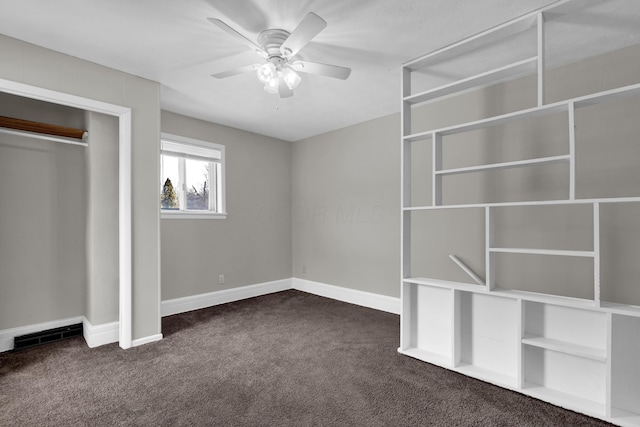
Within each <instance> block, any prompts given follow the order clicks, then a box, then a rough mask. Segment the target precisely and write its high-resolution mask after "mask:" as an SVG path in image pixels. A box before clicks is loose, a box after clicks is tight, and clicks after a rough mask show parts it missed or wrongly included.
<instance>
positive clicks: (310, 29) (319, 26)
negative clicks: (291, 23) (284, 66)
mask: <svg viewBox="0 0 640 427" xmlns="http://www.w3.org/2000/svg"><path fill="white" fill-rule="evenodd" d="M326 26H327V22H326V21H325V20H324V19H322V18H320V17H319V16H318V15H316V14H315V13H313V12H309V13H308V14H307V16H305V17H304V19H303V20H302V22H300V24H299V25H298V26H297V27H296V29H295V30H293V32H292V33H291V34H290V35H289V37H288V38H287V40H285V41H284V43H282V46H280V52H281V53H282V55H284V56H285V58H292V57H294V56H295V55H296V54H297V53H298V52H299V51H300V49H302V48H303V47H305V46H306V45H307V43H309V42H310V41H311V39H312V38H314V37H315V36H316V35H317V34H318V33H319V32H320V31H322V30H323V29H324V27H326Z"/></svg>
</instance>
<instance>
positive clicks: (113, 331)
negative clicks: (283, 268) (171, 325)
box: [0, 277, 400, 352]
mask: <svg viewBox="0 0 640 427" xmlns="http://www.w3.org/2000/svg"><path fill="white" fill-rule="evenodd" d="M288 289H296V290H299V291H303V292H308V293H311V294H314V295H319V296H322V297H326V298H331V299H335V300H338V301H343V302H348V303H350V304H356V305H360V306H363V307H368V308H373V309H376V310H381V311H386V312H388V313H394V314H400V298H393V297H389V296H386V295H379V294H374V293H371V292H364V291H358V290H355V289H349V288H343V287H340V286H334V285H328V284H326V283H320V282H314V281H311V280H305V279H299V278H297V277H294V278H290V279H283V280H276V281H273V282H265V283H259V284H256V285H249V286H243V287H241V288H234V289H224V290H221V291H216V292H209V293H206V294H199V295H191V296H188V297H183V298H176V299H171V300H166V301H162V306H161V314H162V316H163V317H164V316H170V315H172V314H178V313H184V312H187V311H192V310H199V309H201V308H207V307H212V306H214V305H219V304H225V303H229V302H234V301H240V300H243V299H247V298H253V297H258V296H261V295H267V294H271V293H274V292H280V291H286V290H288ZM76 323H82V326H83V334H84V339H85V341H86V342H87V345H88V346H89V347H91V348H94V347H98V346H101V345H105V344H111V343H114V342H118V341H119V340H120V336H119V332H120V331H119V322H110V323H104V324H101V325H92V324H91V322H89V320H87V318H86V317H84V316H81V317H74V318H70V319H63V320H57V321H52V322H44V323H38V324H34V325H28V326H21V327H18V328H12V329H5V330H0V352H2V351H8V350H12V349H13V339H14V338H15V337H17V336H21V335H25V334H30V333H33V332H40V331H44V330H47V329H53V328H59V327H62V326H69V325H73V324H76ZM161 339H162V334H156V335H151V336H148V337H144V338H138V339H135V340H133V341H132V343H131V344H132V347H136V346H139V345H143V344H148V343H152V342H155V341H159V340H161Z"/></svg>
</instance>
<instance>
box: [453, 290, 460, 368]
mask: <svg viewBox="0 0 640 427" xmlns="http://www.w3.org/2000/svg"><path fill="white" fill-rule="evenodd" d="M451 291H452V292H453V310H452V313H453V316H452V322H453V325H452V331H453V337H452V340H451V347H452V348H451V366H453V367H454V368H455V367H456V366H458V365H459V364H460V360H461V359H462V349H461V347H462V328H461V322H462V320H461V319H462V308H461V300H462V293H461V291H458V290H456V289H452V290H451Z"/></svg>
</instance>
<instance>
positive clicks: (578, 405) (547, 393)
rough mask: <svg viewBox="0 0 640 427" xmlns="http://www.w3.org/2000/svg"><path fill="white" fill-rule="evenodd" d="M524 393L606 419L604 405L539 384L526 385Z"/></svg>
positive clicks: (523, 389)
mask: <svg viewBox="0 0 640 427" xmlns="http://www.w3.org/2000/svg"><path fill="white" fill-rule="evenodd" d="M521 391H522V392H523V393H525V394H527V395H529V396H531V397H535V398H537V399H540V400H544V401H545V402H549V403H552V404H554V405H558V406H562V407H564V408H568V409H571V410H573V411H578V412H583V413H585V414H588V415H594V416H596V417H600V418H602V417H606V413H607V411H606V406H605V405H604V404H603V403H599V402H594V401H592V400H588V399H583V398H581V397H577V396H573V395H571V394H567V393H563V392H561V391H557V390H554V389H551V388H548V387H545V386H542V385H539V384H533V383H529V382H527V383H525V384H524V387H523V388H522V390H521Z"/></svg>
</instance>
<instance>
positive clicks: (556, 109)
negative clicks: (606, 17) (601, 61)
mask: <svg viewBox="0 0 640 427" xmlns="http://www.w3.org/2000/svg"><path fill="white" fill-rule="evenodd" d="M638 95H640V84H635V85H629V86H624V87H620V88H617V89H612V90H607V91H603V92H598V93H594V94H591V95H586V96H581V97H578V98H572V99H567V100H564V101H558V102H555V103H553V104H546V105H542V106H538V107H533V108H528V109H525V110H519V111H514V112H511V113H507V114H502V115H499V116H493V117H488V118H485V119H480V120H475V121H471V122H466V123H460V124H457V125H454V126H448V127H445V128H440V129H432V130H429V131H425V132H420V133H415V134H411V135H406V136H403V138H402V139H403V140H404V141H420V140H424V139H429V138H431V136H432V134H435V133H437V134H440V135H454V134H457V133H463V132H470V131H473V130H477V129H482V128H487V127H490V126H497V125H501V124H505V123H510V122H513V121H516V120H521V119H524V118H536V117H543V116H546V115H550V114H555V113H560V112H563V111H568V109H569V108H570V107H571V105H572V104H573V105H574V106H575V108H581V107H588V106H590V105H595V104H600V103H604V102H609V101H613V100H619V99H624V98H628V97H632V96H638Z"/></svg>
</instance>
